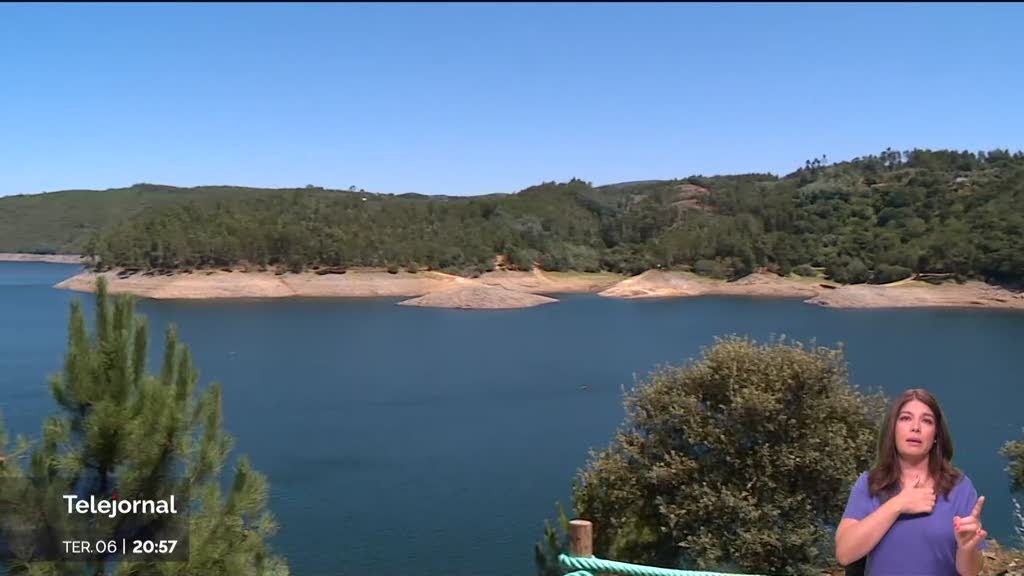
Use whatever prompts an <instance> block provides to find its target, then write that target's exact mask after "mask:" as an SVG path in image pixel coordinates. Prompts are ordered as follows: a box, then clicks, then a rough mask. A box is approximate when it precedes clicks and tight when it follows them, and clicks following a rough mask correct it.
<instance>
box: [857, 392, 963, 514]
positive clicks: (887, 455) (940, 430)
mask: <svg viewBox="0 0 1024 576" xmlns="http://www.w3.org/2000/svg"><path fill="white" fill-rule="evenodd" d="M911 400H919V401H921V402H923V403H924V404H925V405H927V406H928V408H931V411H932V414H934V415H935V443H934V444H932V448H931V455H930V457H929V458H928V474H929V476H931V477H932V478H933V479H934V480H935V493H936V494H942V495H943V496H945V497H946V498H947V499H948V498H949V492H950V490H952V489H953V486H956V483H957V482H958V481H959V480H960V477H961V476H962V474H961V473H960V471H959V470H957V469H956V468H955V467H954V466H953V462H952V460H953V439H952V438H951V437H950V435H949V426H948V425H947V424H946V417H945V416H944V415H943V414H942V408H940V407H939V403H938V401H937V400H935V397H934V396H932V395H931V394H930V393H929V392H928V391H927V390H925V389H923V388H914V389H911V390H907V391H906V392H904V393H903V394H902V395H900V397H899V398H897V399H896V400H895V401H894V402H893V403H892V405H891V406H890V407H889V412H888V413H887V414H886V415H885V421H884V422H883V423H882V429H881V433H880V434H879V436H878V459H877V460H876V461H875V467H874V468H872V469H871V472H870V473H869V474H868V491H869V492H870V493H871V495H872V496H879V497H880V498H881V499H882V500H887V499H889V498H891V497H892V496H895V495H896V493H897V492H898V491H899V489H900V478H901V475H900V457H899V453H898V452H897V451H896V421H897V419H898V418H899V414H900V410H902V409H903V406H904V405H906V404H907V402H910V401H911Z"/></svg>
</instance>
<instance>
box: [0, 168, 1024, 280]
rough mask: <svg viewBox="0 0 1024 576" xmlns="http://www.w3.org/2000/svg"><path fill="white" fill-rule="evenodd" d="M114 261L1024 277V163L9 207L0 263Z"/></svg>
mask: <svg viewBox="0 0 1024 576" xmlns="http://www.w3.org/2000/svg"><path fill="white" fill-rule="evenodd" d="M2 251H22V252H78V253H88V254H94V255H96V256H98V257H99V260H100V262H101V265H102V266H124V267H131V268H149V269H152V268H159V269H180V268H194V267H223V266H230V265H237V264H248V265H252V266H256V267H262V266H278V267H284V268H288V269H292V270H301V269H304V268H309V267H313V266H317V267H321V266H331V267H344V266H376V267H389V268H392V269H395V268H405V267H408V268H411V269H418V268H425V267H430V268H432V269H439V270H447V271H452V272H457V273H462V274H472V273H475V272H480V271H483V270H487V269H489V268H490V267H492V266H493V265H494V262H495V257H496V256H505V257H507V259H508V261H509V263H510V265H511V266H512V267H518V268H522V269H528V268H529V267H531V266H532V265H533V264H534V263H538V264H539V265H540V266H541V267H543V268H545V269H548V270H581V271H596V270H611V271H619V272H627V273H634V272H639V271H643V270H646V269H649V268H655V267H658V266H661V267H666V268H689V269H694V270H696V271H697V272H699V273H701V274H706V275H709V276H717V277H737V276H741V275H744V274H746V273H749V272H750V271H752V270H754V269H756V268H761V267H767V268H769V269H772V270H775V271H778V272H780V273H784V274H787V273H790V272H797V273H803V274H812V273H813V271H812V270H811V267H824V268H825V269H826V272H827V273H828V275H829V276H830V277H832V278H833V279H835V280H837V281H839V282H844V283H857V282H888V281H892V280H895V279H899V278H903V277H906V276H909V275H910V274H911V273H912V272H934V273H951V274H956V275H958V276H960V277H977V278H983V279H987V280H991V281H995V282H999V283H1004V284H1017V283H1021V282H1022V281H1024V154H1022V153H1021V152H1017V153H1015V154H1011V153H1009V152H1007V151H1002V150H996V151H991V152H987V153H968V152H953V151H926V150H914V151H910V152H902V153H901V152H894V151H889V150H887V151H885V152H883V153H881V154H879V155H872V156H868V157H865V158H857V159H854V160H852V161H846V162H839V163H834V164H827V165H826V164H825V163H824V162H822V161H819V160H814V161H811V162H807V163H806V164H805V166H804V167H802V168H800V169H799V170H797V171H795V172H793V173H792V174H789V175H786V176H785V177H781V178H780V177H777V176H774V175H771V174H745V175H736V176H715V177H690V178H686V179H682V180H671V181H642V182H632V183H623V184H616V185H610V186H601V187H594V186H592V185H591V184H589V183H587V182H585V181H582V180H576V179H574V180H572V181H570V182H566V183H544V184H541V185H539V186H534V187H531V188H528V189H526V190H523V191H521V192H519V193H516V194H509V195H502V194H498V195H490V196H475V197H445V196H422V195H417V194H405V195H398V196H396V195H381V194H372V193H365V192H361V191H358V192H357V191H351V190H349V191H340V190H325V189H322V188H316V187H307V188H305V189H295V190H266V189H251V188H232V187H201V188H190V189H180V188H173V187H167V186H155V185H137V186H133V187H131V188H127V189H118V190H107V191H102V192H90V191H69V192H57V193H51V194H42V195H33V196H17V197H9V198H2V199H0V252H2Z"/></svg>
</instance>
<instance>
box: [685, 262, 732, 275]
mask: <svg viewBox="0 0 1024 576" xmlns="http://www.w3.org/2000/svg"><path fill="white" fill-rule="evenodd" d="M693 271H694V272H696V273H697V274H700V275H701V276H708V277H710V278H718V279H719V280H724V279H726V278H728V277H729V269H728V267H727V266H725V265H724V264H722V263H721V262H718V261H715V260H697V262H696V263H695V264H694V265H693Z"/></svg>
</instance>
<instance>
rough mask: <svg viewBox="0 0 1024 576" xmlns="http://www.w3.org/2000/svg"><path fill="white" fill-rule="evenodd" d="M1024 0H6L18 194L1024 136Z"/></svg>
mask: <svg viewBox="0 0 1024 576" xmlns="http://www.w3.org/2000/svg"><path fill="white" fill-rule="evenodd" d="M1022 30H1024V6H1022V5H1020V4H1017V5H997V4H989V5H985V4H973V5H951V4H946V5H939V4H932V5H924V4H917V5H915V4H864V5H857V6H851V5H845V6H844V5H827V4H823V5H784V4H778V5H761V4H758V5H744V4H723V5H709V4H704V5H695V4H651V5H640V4H631V5H625V4H562V5H541V4H508V5H500V4H433V5H431V4H394V5H369V4H367V5H359V4H305V5H304V4H277V5H273V4H254V5H245V4H224V5H215V4H193V5H185V4H145V5H97V4H94V5H40V6H35V5H28V4H26V5H12V4H4V5H0V195H5V194H16V193H35V192H41V191H52V190H59V189H67V188H109V187H118V186H128V185H131V184H133V183H136V182H153V183H162V184H172V185H179V186H196V185H202V184H237V185H246V186H261V187H263V186H266V187H285V186H304V185H306V184H314V185H319V186H324V187H334V188H348V187H349V186H352V185H354V186H357V187H361V188H365V189H367V190H370V191H374V192H393V193H402V192H421V193H425V194H479V193H490V192H514V191H517V190H519V189H522V188H525V187H527V186H530V185H533V184H536V183H539V182H542V181H548V180H568V179H569V178H572V177H579V178H583V179H585V180H589V181H592V182H594V183H595V184H605V183H612V182H619V181H628V180H643V179H660V178H676V177H685V176H689V175H693V174H705V175H710V174H721V173H738V172H774V173H777V174H784V173H787V172H789V171H792V170H793V169H795V168H797V167H798V166H801V165H802V164H803V162H804V160H806V159H809V158H812V157H820V156H821V155H822V154H825V155H827V156H828V158H829V160H840V159H849V158H852V157H855V156H859V155H865V154H870V153H876V152H878V151H881V150H883V149H885V147H886V146H891V147H893V148H895V149H901V150H902V149H908V148H913V147H921V148H954V149H967V150H972V151H974V150H979V149H984V150H988V149H992V148H1009V149H1011V150H1018V149H1021V148H1024V32H1022Z"/></svg>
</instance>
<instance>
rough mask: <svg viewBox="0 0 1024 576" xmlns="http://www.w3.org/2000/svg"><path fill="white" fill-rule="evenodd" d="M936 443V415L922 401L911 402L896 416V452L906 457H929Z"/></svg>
mask: <svg viewBox="0 0 1024 576" xmlns="http://www.w3.org/2000/svg"><path fill="white" fill-rule="evenodd" d="M934 442H935V415H934V414H932V410H931V408H929V407H928V405H927V404H925V403H924V402H921V401H920V400H911V401H910V402H907V403H906V404H904V405H903V407H902V408H900V411H899V414H897V415H896V451H897V452H898V453H899V454H900V456H904V457H910V458H914V457H921V456H924V455H927V454H928V452H929V451H930V450H931V449H932V444H933V443H934Z"/></svg>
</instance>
